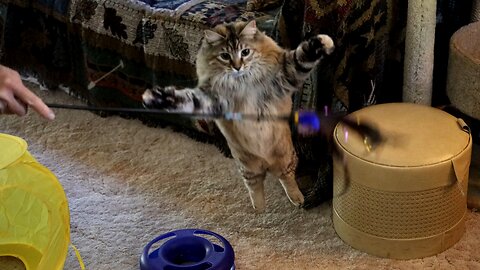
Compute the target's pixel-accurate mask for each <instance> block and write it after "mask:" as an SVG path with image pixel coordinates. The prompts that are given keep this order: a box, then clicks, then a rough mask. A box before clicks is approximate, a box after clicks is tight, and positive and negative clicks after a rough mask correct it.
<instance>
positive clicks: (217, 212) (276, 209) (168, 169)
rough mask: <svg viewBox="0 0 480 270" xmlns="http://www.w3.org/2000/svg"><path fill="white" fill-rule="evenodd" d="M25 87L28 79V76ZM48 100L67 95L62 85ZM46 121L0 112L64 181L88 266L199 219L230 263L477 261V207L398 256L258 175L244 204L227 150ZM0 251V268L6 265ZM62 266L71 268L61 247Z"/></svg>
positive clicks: (416, 265)
mask: <svg viewBox="0 0 480 270" xmlns="http://www.w3.org/2000/svg"><path fill="white" fill-rule="evenodd" d="M32 88H33V86H32ZM40 94H41V96H42V97H43V98H44V99H45V100H48V101H56V102H64V103H72V102H76V100H74V99H73V98H71V97H69V96H67V95H65V94H64V93H63V92H60V91H55V92H50V91H49V92H46V91H42V92H41V93H40ZM56 112H57V118H56V120H55V121H54V122H47V121H43V120H41V119H40V118H39V117H38V116H37V115H36V114H34V113H33V112H29V114H28V115H27V116H26V117H23V118H19V117H15V116H1V117H0V132H4V133H8V134H12V135H16V136H19V137H22V138H24V139H25V140H26V141H27V142H28V143H29V151H30V152H31V153H32V154H33V155H34V156H35V157H36V158H37V159H38V161H39V162H41V163H42V164H44V165H45V166H47V167H48V168H50V170H52V171H53V172H54V173H55V174H56V175H57V177H58V178H59V180H60V182H61V183H62V184H63V187H64V188H65V192H66V194H67V197H68V199H69V205H70V213H71V231H72V232H71V237H72V241H73V243H74V244H75V245H76V246H77V247H78V248H79V250H80V252H81V254H82V256H83V259H84V261H85V264H86V266H87V269H88V270H112V269H120V270H129V269H132V270H133V269H138V260H139V256H140V253H141V251H142V248H143V246H144V245H145V244H147V243H148V242H149V241H150V240H151V239H153V238H154V237H156V236H157V235H160V234H163V233H166V232H168V231H171V230H176V229H182V228H191V227H197V228H204V229H208V230H212V231H215V232H217V233H219V234H221V235H223V236H224V237H226V238H227V239H228V240H229V241H230V242H231V244H232V245H233V247H234V250H235V253H236V265H237V269H240V270H242V269H379V268H380V269H480V251H479V250H480V215H479V214H478V213H474V212H471V211H469V212H468V214H467V220H466V227H467V230H466V233H465V235H464V236H463V238H462V239H461V240H460V242H458V243H457V244H456V245H455V246H453V247H452V248H450V249H449V250H447V251H445V252H443V253H441V254H438V255H436V256H432V257H428V258H424V259H417V260H409V261H400V260H390V259H382V258H377V257H374V256H370V255H368V254H365V253H363V252H361V251H357V250H355V249H352V248H351V247H349V246H348V245H347V244H345V243H344V242H342V240H341V239H340V238H339V237H338V236H337V235H336V233H335V230H334V229H333V225H332V220H331V214H332V213H331V209H330V208H331V204H329V203H325V204H323V205H321V206H320V207H317V208H314V209H312V210H309V211H306V210H302V209H296V208H295V207H294V206H293V205H292V204H291V203H290V202H289V201H288V199H287V197H286V196H285V195H284V192H283V190H282V188H281V187H280V185H279V183H278V182H277V181H275V180H274V179H272V178H270V179H269V181H268V182H267V186H266V192H267V194H268V198H267V204H268V208H267V211H266V213H264V214H255V213H254V212H253V211H252V207H251V206H250V202H249V199H248V196H247V192H246V189H245V188H244V186H243V183H242V181H241V180H240V177H239V175H238V174H237V171H236V169H235V167H234V162H233V160H231V159H228V158H225V157H224V156H223V155H222V154H221V153H220V152H219V151H218V150H217V148H215V147H214V146H212V145H208V144H202V143H198V142H196V141H194V140H192V139H190V138H188V137H186V136H184V135H183V134H179V133H175V132H172V131H171V130H169V129H160V128H150V127H147V126H145V125H143V124H141V122H140V121H137V120H126V119H122V118H119V117H108V118H101V117H99V116H97V115H95V114H93V113H90V112H80V111H66V110H56ZM12 268H13V266H12V261H11V260H8V259H5V258H4V259H2V260H0V269H2V270H9V269H12ZM65 269H68V270H72V269H79V267H78V263H77V262H76V259H75V256H74V255H73V252H72V251H71V250H70V251H69V254H68V258H67V261H66V263H65Z"/></svg>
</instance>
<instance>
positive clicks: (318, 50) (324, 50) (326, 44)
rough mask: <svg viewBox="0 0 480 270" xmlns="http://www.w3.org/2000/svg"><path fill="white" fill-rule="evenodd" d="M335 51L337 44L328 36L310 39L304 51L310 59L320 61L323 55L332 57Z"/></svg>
mask: <svg viewBox="0 0 480 270" xmlns="http://www.w3.org/2000/svg"><path fill="white" fill-rule="evenodd" d="M334 50H335V44H334V42H333V40H332V38H331V37H329V36H328V35H316V36H314V37H311V38H310V39H308V40H307V41H306V42H305V43H304V46H303V51H304V52H305V54H306V55H307V56H308V58H310V59H319V58H320V57H322V56H323V55H330V54H332V52H333V51H334Z"/></svg>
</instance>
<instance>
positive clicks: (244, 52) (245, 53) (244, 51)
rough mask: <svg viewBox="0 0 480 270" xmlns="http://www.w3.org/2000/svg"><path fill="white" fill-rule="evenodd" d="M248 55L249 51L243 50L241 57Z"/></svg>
mask: <svg viewBox="0 0 480 270" xmlns="http://www.w3.org/2000/svg"><path fill="white" fill-rule="evenodd" d="M249 54H250V49H243V50H242V57H246V56H248V55H249Z"/></svg>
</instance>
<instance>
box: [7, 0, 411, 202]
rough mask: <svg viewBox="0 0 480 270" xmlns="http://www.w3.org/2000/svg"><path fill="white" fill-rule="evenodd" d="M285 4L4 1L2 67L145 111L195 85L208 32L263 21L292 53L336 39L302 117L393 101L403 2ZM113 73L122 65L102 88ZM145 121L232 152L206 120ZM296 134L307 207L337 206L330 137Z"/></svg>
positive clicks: (310, 86)
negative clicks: (169, 92) (148, 100)
mask: <svg viewBox="0 0 480 270" xmlns="http://www.w3.org/2000/svg"><path fill="white" fill-rule="evenodd" d="M281 2H282V3H281V5H280V6H278V5H274V6H275V7H274V8H272V9H269V10H264V9H262V10H253V11H250V10H246V3H247V0H169V1H167V0H129V1H126V0H70V1H67V0H40V1H35V0H31V1H25V0H0V11H2V12H1V14H0V15H1V16H0V17H1V21H0V23H1V24H2V25H1V26H2V29H4V31H3V32H2V33H1V34H2V55H1V56H2V63H3V64H5V65H7V66H11V67H13V68H16V69H18V70H20V71H22V72H23V73H30V74H33V75H35V76H37V77H38V78H39V79H40V80H41V81H43V82H44V83H46V84H47V86H48V87H49V88H50V89H54V88H55V87H56V86H57V85H60V84H62V85H65V86H68V87H69V89H70V93H71V94H72V95H75V96H78V97H79V98H81V99H83V100H85V101H86V102H87V103H89V104H91V105H95V106H111V107H140V106H141V94H142V93H143V91H144V90H145V89H146V88H149V87H151V86H152V85H154V84H159V85H177V86H193V85H195V84H196V77H195V76H196V75H195V67H194V63H195V55H196V53H197V50H198V47H199V45H200V41H201V38H202V36H203V30H204V29H207V28H210V27H213V26H215V25H217V24H219V23H223V22H230V21H236V20H242V21H248V20H251V19H255V20H256V21H257V25H258V26H259V28H260V29H262V30H263V31H265V32H266V33H267V34H268V35H271V36H273V37H274V38H276V39H277V40H278V41H279V42H280V43H281V44H282V45H284V46H287V47H292V48H293V47H295V46H296V45H297V44H299V42H300V41H301V40H302V39H303V38H305V37H308V36H309V35H313V34H316V33H326V34H329V35H331V36H332V38H333V39H334V40H335V43H336V47H337V48H336V51H335V53H334V54H333V56H331V57H328V58H326V59H325V61H324V62H323V63H322V64H321V66H320V67H319V68H318V70H317V72H316V73H315V74H314V75H313V76H312V77H311V78H310V79H309V80H308V81H307V83H306V84H305V86H304V88H303V89H302V91H300V92H299V93H298V94H296V95H295V96H294V109H295V110H297V109H301V108H308V109H315V110H323V107H324V106H325V105H326V106H332V109H334V110H354V109H357V108H360V107H362V106H364V105H365V103H366V101H368V97H369V94H370V92H371V90H372V89H373V88H374V89H375V95H376V97H377V99H379V100H382V101H386V100H389V99H393V98H395V95H396V94H397V91H398V88H399V87H401V81H400V82H399V80H401V76H399V75H401V74H402V71H401V67H399V63H400V62H401V57H402V54H401V52H400V51H401V44H402V41H403V37H402V36H401V34H399V33H401V30H402V29H403V25H402V23H401V22H402V20H403V19H404V18H403V17H402V16H404V15H405V7H404V5H403V4H401V3H400V2H402V1H399V0H388V1H380V0H375V1H359V0H341V1H332V0H303V1H302V0H300V1H297V0H285V1H281ZM397 2H398V3H397ZM115 67H120V68H118V69H116V70H115V71H114V72H113V73H112V74H111V75H109V76H107V77H106V78H105V79H103V80H101V81H97V80H98V79H99V78H100V77H102V76H103V75H105V74H106V73H108V72H109V71H111V70H112V69H114V68H115ZM92 83H93V84H94V87H93V88H92V89H91V90H89V89H88V85H89V84H92ZM367 103H368V102H367ZM142 119H143V120H144V121H145V123H147V124H153V125H160V126H165V125H170V126H172V127H174V128H175V129H177V130H179V131H181V132H183V133H185V134H187V135H189V136H192V137H193V138H195V139H197V140H200V141H206V142H209V143H214V144H216V145H217V146H218V147H219V148H220V150H221V151H223V152H225V154H226V155H228V147H227V146H226V144H225V140H224V138H223V136H222V135H221V134H220V133H219V131H218V129H216V128H215V127H214V126H213V125H211V124H209V123H207V122H205V121H190V120H183V119H182V120H179V119H178V118H175V119H173V118H161V119H160V118H157V117H149V118H146V117H143V118H142ZM292 128H295V127H294V126H292ZM199 131H201V132H199ZM293 136H294V142H295V145H296V150H297V153H298V155H299V158H300V165H299V170H297V172H298V175H297V176H298V179H299V182H300V183H299V184H300V186H301V187H302V190H303V191H304V192H305V193H306V198H307V205H306V207H309V206H315V205H317V204H318V203H319V202H322V201H326V200H329V199H330V198H331V191H332V188H331V183H332V180H331V177H332V175H331V174H332V170H331V158H330V155H329V147H330V145H329V143H328V140H327V139H328V138H323V137H319V136H317V137H309V138H304V137H297V135H296V133H295V132H294V135H293Z"/></svg>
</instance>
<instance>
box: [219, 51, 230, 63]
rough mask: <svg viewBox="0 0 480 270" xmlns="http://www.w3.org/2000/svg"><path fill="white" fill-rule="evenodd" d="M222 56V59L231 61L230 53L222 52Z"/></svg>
mask: <svg viewBox="0 0 480 270" xmlns="http://www.w3.org/2000/svg"><path fill="white" fill-rule="evenodd" d="M220 58H221V59H222V60H225V61H229V60H230V54H228V53H225V52H224V53H221V54H220Z"/></svg>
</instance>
